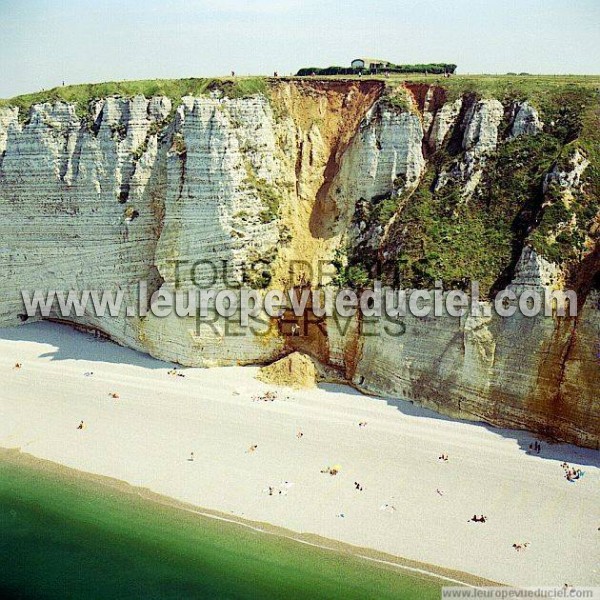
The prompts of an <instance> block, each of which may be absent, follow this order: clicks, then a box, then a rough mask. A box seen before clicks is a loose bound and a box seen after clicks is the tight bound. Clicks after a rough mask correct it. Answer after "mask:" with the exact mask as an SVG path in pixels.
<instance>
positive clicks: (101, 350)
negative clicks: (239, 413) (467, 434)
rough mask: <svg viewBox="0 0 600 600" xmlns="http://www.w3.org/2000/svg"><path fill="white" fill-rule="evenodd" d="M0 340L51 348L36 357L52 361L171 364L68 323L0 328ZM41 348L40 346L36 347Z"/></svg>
mask: <svg viewBox="0 0 600 600" xmlns="http://www.w3.org/2000/svg"><path fill="white" fill-rule="evenodd" d="M0 340H6V341H11V342H32V343H37V344H40V346H41V347H43V346H47V345H51V346H54V347H55V348H54V349H53V350H52V351H50V352H47V351H46V348H44V350H43V351H40V354H39V358H49V359H50V360H52V361H56V360H89V361H97V362H104V363H112V364H127V365H134V366H137V367H144V368H146V369H168V368H172V367H173V366H174V364H173V363H168V362H164V361H161V360H158V359H156V358H152V357H151V356H150V355H148V354H144V353H143V352H138V351H137V350H132V349H131V348H125V347H123V346H119V345H118V344H116V343H115V342H113V341H111V340H108V339H103V338H97V337H95V336H94V335H93V334H92V333H85V332H81V331H77V330H75V329H73V328H72V327H69V326H68V325H62V324H59V323H51V322H48V321H38V322H36V323H26V324H24V325H20V326H18V327H7V328H6V329H2V328H0ZM40 350H42V348H40Z"/></svg>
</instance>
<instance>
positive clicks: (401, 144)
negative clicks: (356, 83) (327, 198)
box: [331, 105, 425, 209]
mask: <svg viewBox="0 0 600 600" xmlns="http://www.w3.org/2000/svg"><path fill="white" fill-rule="evenodd" d="M422 143H423V127H422V124H421V121H420V119H419V117H418V116H417V115H415V114H414V113H410V112H401V111H398V110H397V109H393V108H390V107H387V106H386V105H375V106H374V107H373V108H372V109H371V110H370V111H369V113H368V114H367V116H366V118H365V119H364V121H363V122H362V123H361V125H360V130H359V132H358V134H357V135H356V137H355V138H354V140H353V141H352V143H351V144H350V146H349V148H348V150H347V151H346V153H345V154H344V159H343V161H342V164H341V166H340V170H339V172H338V174H337V176H336V178H335V180H334V183H333V185H332V186H331V189H332V193H333V195H334V199H335V202H336V203H337V204H338V205H342V206H345V207H347V208H350V209H353V208H354V207H355V206H356V203H357V202H359V201H366V202H367V203H369V202H371V201H372V200H373V199H374V198H378V197H381V196H385V195H390V194H393V193H398V192H399V191H400V190H401V189H404V188H414V187H415V186H416V185H417V184H418V181H419V179H420V177H421V175H422V173H423V170H424V168H425V159H424V157H423V151H422Z"/></svg>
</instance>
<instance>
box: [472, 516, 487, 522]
mask: <svg viewBox="0 0 600 600" xmlns="http://www.w3.org/2000/svg"><path fill="white" fill-rule="evenodd" d="M471 521H472V522H473V523H485V522H486V521H487V517H484V516H483V515H481V516H480V517H478V516H477V515H473V516H472V517H471V519H470V520H469V522H471Z"/></svg>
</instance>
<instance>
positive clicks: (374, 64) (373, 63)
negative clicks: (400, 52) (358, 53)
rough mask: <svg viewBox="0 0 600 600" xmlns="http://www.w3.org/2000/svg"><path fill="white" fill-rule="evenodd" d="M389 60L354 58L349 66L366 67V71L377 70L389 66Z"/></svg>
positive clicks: (355, 67) (354, 67)
mask: <svg viewBox="0 0 600 600" xmlns="http://www.w3.org/2000/svg"><path fill="white" fill-rule="evenodd" d="M390 64H391V63H390V62H389V61H387V60H380V59H378V58H355V59H354V60H353V61H352V62H351V63H350V66H351V67H352V68H353V69H366V70H367V71H379V69H385V68H386V67H389V66H390Z"/></svg>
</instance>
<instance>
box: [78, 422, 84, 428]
mask: <svg viewBox="0 0 600 600" xmlns="http://www.w3.org/2000/svg"><path fill="white" fill-rule="evenodd" d="M84 427H85V423H84V422H83V421H80V423H79V425H77V429H83V428H84Z"/></svg>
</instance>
